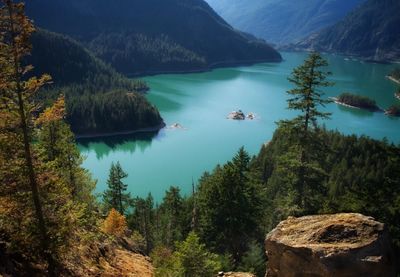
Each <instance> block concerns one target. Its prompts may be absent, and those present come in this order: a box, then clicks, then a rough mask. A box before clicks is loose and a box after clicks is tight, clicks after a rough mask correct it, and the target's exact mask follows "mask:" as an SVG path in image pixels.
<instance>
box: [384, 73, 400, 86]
mask: <svg viewBox="0 0 400 277" xmlns="http://www.w3.org/2000/svg"><path fill="white" fill-rule="evenodd" d="M386 78H387V79H389V80H390V81H392V82H395V83H396V84H399V85H400V80H397V79H396V78H393V77H392V76H390V75H386Z"/></svg>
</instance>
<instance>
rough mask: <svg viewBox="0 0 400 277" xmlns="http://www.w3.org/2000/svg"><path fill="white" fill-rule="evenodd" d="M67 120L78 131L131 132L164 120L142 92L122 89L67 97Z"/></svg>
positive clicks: (157, 124) (95, 132) (89, 132)
mask: <svg viewBox="0 0 400 277" xmlns="http://www.w3.org/2000/svg"><path fill="white" fill-rule="evenodd" d="M67 120H68V122H69V123H70V124H71V128H72V130H73V131H74V132H75V133H77V134H99V133H100V134H101V133H109V132H122V131H132V130H136V129H140V128H148V127H157V126H159V125H161V123H162V119H161V116H160V114H159V113H158V110H157V109H156V108H155V107H154V106H152V105H150V104H149V102H148V101H147V100H146V98H145V97H144V96H143V95H141V94H138V93H135V92H130V93H128V92H123V91H112V92H108V93H103V94H94V95H93V94H84V95H82V96H78V97H74V96H72V97H67Z"/></svg>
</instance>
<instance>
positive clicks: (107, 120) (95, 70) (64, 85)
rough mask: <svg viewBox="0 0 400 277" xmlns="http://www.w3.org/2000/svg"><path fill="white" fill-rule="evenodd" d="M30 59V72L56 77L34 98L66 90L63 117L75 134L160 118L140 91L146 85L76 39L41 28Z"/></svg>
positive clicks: (46, 101) (47, 101)
mask: <svg viewBox="0 0 400 277" xmlns="http://www.w3.org/2000/svg"><path fill="white" fill-rule="evenodd" d="M33 45H34V48H33V49H34V50H33V53H32V55H31V56H30V57H29V59H28V61H30V62H32V63H33V65H34V69H35V70H34V73H36V74H40V73H44V72H49V73H51V74H52V76H53V80H54V83H53V84H52V85H51V86H48V87H47V88H46V89H42V90H41V91H40V92H39V94H38V95H37V96H36V99H37V100H38V101H40V102H42V103H44V106H47V105H50V104H51V103H52V102H53V101H54V100H55V99H56V98H57V97H58V96H59V94H60V93H63V94H64V95H65V96H66V105H67V121H68V122H69V123H70V124H71V127H72V130H73V131H74V133H77V134H98V133H110V132H120V131H132V130H136V129H139V128H146V127H155V126H158V125H160V124H161V122H162V119H161V117H160V114H159V113H158V111H157V109H156V108H155V107H154V106H152V105H151V104H150V103H149V102H148V101H147V100H146V98H145V97H144V96H143V95H142V94H141V93H143V92H145V91H147V89H148V87H147V85H146V84H145V83H144V82H143V81H141V80H132V79H128V78H126V77H124V76H122V75H120V74H118V73H117V72H116V71H115V70H114V69H112V68H111V67H110V66H109V65H106V64H105V63H104V62H102V61H100V60H99V59H98V58H96V57H94V56H93V54H91V53H90V52H88V50H86V49H85V48H83V46H82V45H80V44H79V43H77V42H76V41H74V40H72V39H70V38H68V37H65V36H62V35H58V34H55V33H51V32H48V31H44V30H39V31H38V32H37V33H36V34H35V35H34V36H33Z"/></svg>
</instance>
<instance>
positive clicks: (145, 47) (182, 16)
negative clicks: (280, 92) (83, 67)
mask: <svg viewBox="0 0 400 277" xmlns="http://www.w3.org/2000/svg"><path fill="white" fill-rule="evenodd" d="M26 6H27V13H28V15H29V16H30V17H32V18H33V19H34V20H35V24H37V25H38V26H39V27H41V28H45V29H48V30H51V31H54V32H57V33H62V34H66V35H69V36H71V37H73V38H74V39H76V40H78V41H80V42H81V43H83V44H84V45H85V46H86V47H88V49H89V50H91V51H92V52H93V53H94V54H95V55H96V56H97V57H99V58H101V59H103V60H104V61H106V62H107V63H110V64H111V65H112V66H113V67H114V68H116V69H117V71H119V72H122V73H126V74H135V73H145V72H157V71H184V70H197V69H206V68H208V67H210V66H213V65H216V64H220V65H222V64H234V63H243V62H254V61H261V60H263V61H280V60H281V56H280V55H279V53H278V52H276V51H275V50H274V49H273V48H271V47H270V46H269V45H267V44H265V43H264V42H262V41H259V40H257V39H255V38H250V37H249V36H246V35H244V34H242V33H241V32H238V31H235V30H234V29H233V28H232V27H231V26H230V25H229V24H227V23H226V22H225V21H224V20H223V19H222V18H221V17H219V16H218V15H217V14H216V13H215V12H214V11H213V10H212V9H211V8H210V7H209V5H208V4H207V3H205V2H204V1H203V0H167V1H166V0H147V1H143V0H120V1H118V2H112V1H108V0H96V1H95V0H70V1H64V0H33V1H28V2H27V3H26Z"/></svg>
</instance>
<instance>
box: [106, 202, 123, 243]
mask: <svg viewBox="0 0 400 277" xmlns="http://www.w3.org/2000/svg"><path fill="white" fill-rule="evenodd" d="M127 229H128V227H127V225H126V219H125V216H123V215H121V214H120V213H119V212H118V211H117V210H115V209H111V211H110V213H109V214H108V216H107V218H106V219H105V220H104V222H103V226H102V230H103V232H104V233H107V234H110V235H113V236H116V237H121V236H123V235H124V234H125V232H126V231H127Z"/></svg>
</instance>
